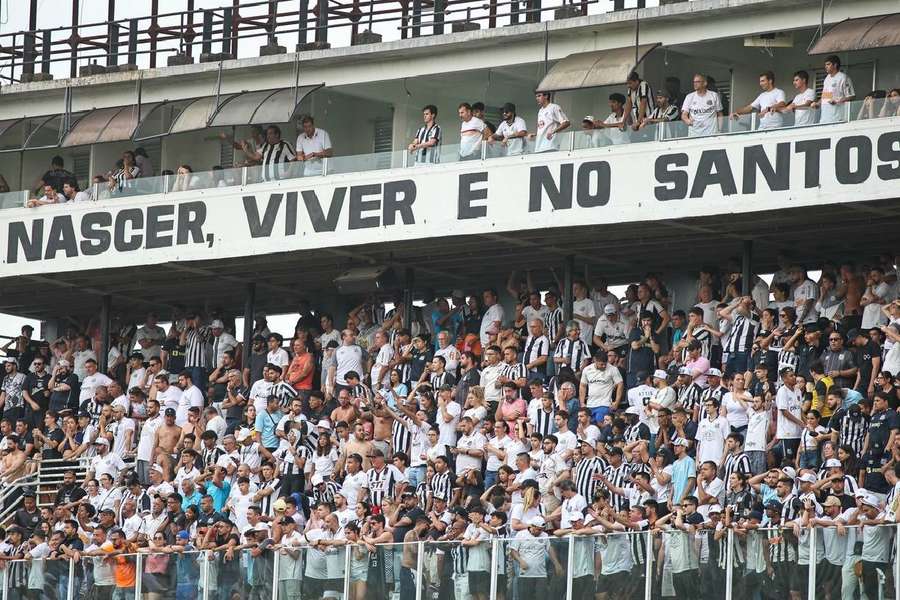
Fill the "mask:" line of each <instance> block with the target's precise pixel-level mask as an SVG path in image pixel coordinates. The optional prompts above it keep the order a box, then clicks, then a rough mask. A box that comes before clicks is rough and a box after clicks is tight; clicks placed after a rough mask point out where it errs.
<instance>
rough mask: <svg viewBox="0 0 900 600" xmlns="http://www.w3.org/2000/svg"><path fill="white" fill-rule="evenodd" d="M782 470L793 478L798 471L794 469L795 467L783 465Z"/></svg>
mask: <svg viewBox="0 0 900 600" xmlns="http://www.w3.org/2000/svg"><path fill="white" fill-rule="evenodd" d="M781 472H782V473H784V474H785V475H787V476H788V477H790V478H791V479H794V478H795V477H796V476H797V471H796V470H794V467H782V468H781Z"/></svg>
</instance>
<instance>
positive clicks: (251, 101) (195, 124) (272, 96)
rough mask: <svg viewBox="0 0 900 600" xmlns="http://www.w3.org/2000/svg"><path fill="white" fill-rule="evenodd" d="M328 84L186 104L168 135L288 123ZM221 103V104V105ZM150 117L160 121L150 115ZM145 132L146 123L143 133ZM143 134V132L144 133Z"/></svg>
mask: <svg viewBox="0 0 900 600" xmlns="http://www.w3.org/2000/svg"><path fill="white" fill-rule="evenodd" d="M323 85H324V84H318V85H305V86H300V87H298V88H297V89H296V90H295V89H294V88H286V89H279V90H263V91H259V92H242V93H239V94H228V95H224V96H219V97H218V98H216V97H215V96H204V97H202V98H197V99H195V100H193V101H191V102H190V103H189V104H186V105H185V106H184V107H183V108H182V109H181V110H180V111H179V112H178V114H177V116H175V117H174V118H173V119H172V125H171V127H170V128H169V130H168V133H182V132H185V131H195V130H197V129H206V128H207V127H239V126H242V125H254V124H257V125H266V124H268V123H287V122H289V121H290V120H291V119H292V118H293V117H294V113H296V112H297V107H298V106H300V103H301V102H302V101H303V99H304V98H306V96H308V95H309V94H311V93H312V92H314V91H315V90H317V89H319V88H320V87H322V86H323ZM217 100H218V102H217ZM148 117H150V118H154V119H155V118H157V117H155V116H154V115H152V114H150V115H148ZM142 129H143V123H142V124H141V126H139V130H142ZM142 133H143V132H142Z"/></svg>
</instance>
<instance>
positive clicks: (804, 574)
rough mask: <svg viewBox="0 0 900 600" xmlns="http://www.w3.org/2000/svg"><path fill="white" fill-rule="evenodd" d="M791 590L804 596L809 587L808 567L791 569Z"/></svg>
mask: <svg viewBox="0 0 900 600" xmlns="http://www.w3.org/2000/svg"><path fill="white" fill-rule="evenodd" d="M790 587H791V589H790V591H792V592H799V593H801V594H806V590H807V588H808V587H809V565H794V568H793V569H791V586H790Z"/></svg>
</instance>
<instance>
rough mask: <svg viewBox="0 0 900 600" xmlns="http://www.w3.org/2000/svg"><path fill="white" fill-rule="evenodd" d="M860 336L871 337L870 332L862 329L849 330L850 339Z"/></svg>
mask: <svg viewBox="0 0 900 600" xmlns="http://www.w3.org/2000/svg"><path fill="white" fill-rule="evenodd" d="M858 337H864V338H866V339H869V332H868V331H863V330H862V329H851V330H850V331H849V332H847V339H848V340H855V339H856V338H858Z"/></svg>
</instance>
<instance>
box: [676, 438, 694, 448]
mask: <svg viewBox="0 0 900 600" xmlns="http://www.w3.org/2000/svg"><path fill="white" fill-rule="evenodd" d="M672 444H673V445H675V446H684V447H685V448H689V447H690V445H691V441H690V440H689V439H687V438H683V437H680V438H678V439H677V440H675V441H674V442H672Z"/></svg>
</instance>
